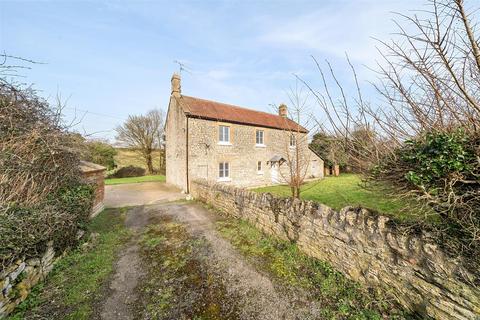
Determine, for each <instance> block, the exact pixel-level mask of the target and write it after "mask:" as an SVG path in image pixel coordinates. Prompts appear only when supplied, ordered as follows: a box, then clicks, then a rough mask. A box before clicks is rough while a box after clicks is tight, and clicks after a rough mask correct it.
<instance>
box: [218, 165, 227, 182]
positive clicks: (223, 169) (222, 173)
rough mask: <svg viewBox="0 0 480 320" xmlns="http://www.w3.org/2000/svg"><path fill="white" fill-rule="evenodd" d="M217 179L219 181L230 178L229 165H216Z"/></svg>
mask: <svg viewBox="0 0 480 320" xmlns="http://www.w3.org/2000/svg"><path fill="white" fill-rule="evenodd" d="M218 177H219V178H220V179H228V178H229V177H230V164H229V163H228V162H220V163H219V164H218Z"/></svg>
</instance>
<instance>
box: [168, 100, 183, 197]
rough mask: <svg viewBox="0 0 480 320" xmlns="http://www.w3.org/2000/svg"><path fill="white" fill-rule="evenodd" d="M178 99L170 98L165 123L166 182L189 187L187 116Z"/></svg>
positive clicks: (180, 186)
mask: <svg viewBox="0 0 480 320" xmlns="http://www.w3.org/2000/svg"><path fill="white" fill-rule="evenodd" d="M177 99H181V98H180V97H176V96H173V95H172V97H171V98H170V103H169V106H168V114H167V121H166V123H165V164H166V182H167V183H169V184H172V185H174V186H177V187H179V188H180V189H182V190H186V189H187V178H186V177H187V174H186V171H187V169H186V168H187V167H186V154H187V153H186V130H187V118H186V116H185V114H184V112H183V110H182V109H181V108H180V106H179V105H178V101H177Z"/></svg>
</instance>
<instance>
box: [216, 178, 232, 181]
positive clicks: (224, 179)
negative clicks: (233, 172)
mask: <svg viewBox="0 0 480 320" xmlns="http://www.w3.org/2000/svg"><path fill="white" fill-rule="evenodd" d="M230 181H232V179H230V178H218V179H217V182H230Z"/></svg>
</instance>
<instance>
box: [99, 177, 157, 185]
mask: <svg viewBox="0 0 480 320" xmlns="http://www.w3.org/2000/svg"><path fill="white" fill-rule="evenodd" d="M138 182H165V176H163V175H154V176H143V177H129V178H112V179H105V184H106V185H113V184H124V183H138Z"/></svg>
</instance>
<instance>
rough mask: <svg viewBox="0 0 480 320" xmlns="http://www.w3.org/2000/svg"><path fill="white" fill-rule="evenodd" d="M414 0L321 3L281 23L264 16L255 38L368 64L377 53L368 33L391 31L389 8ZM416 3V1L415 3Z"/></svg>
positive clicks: (400, 7) (404, 6)
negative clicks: (315, 8)
mask: <svg viewBox="0 0 480 320" xmlns="http://www.w3.org/2000/svg"><path fill="white" fill-rule="evenodd" d="M413 2H419V1H417V0H415V1H382V2H379V1H355V2H348V3H345V2H340V3H335V5H332V4H330V5H324V6H322V8H321V9H318V10H315V11H313V12H309V13H305V14H301V15H298V16H293V17H291V18H290V19H287V20H286V21H283V22H282V23H278V21H274V20H269V19H265V21H266V23H265V24H264V25H263V28H262V31H261V34H260V36H259V37H258V41H259V42H260V43H263V44H264V45H265V46H272V45H273V46H277V47H279V48H281V49H283V50H287V51H288V50H309V51H310V53H311V54H319V53H323V54H327V55H330V56H335V57H339V58H344V57H345V52H348V54H349V56H350V58H351V59H353V60H355V61H357V62H360V63H365V64H372V63H373V62H374V61H375V59H376V58H378V53H377V51H376V49H375V45H376V41H375V40H374V39H372V37H377V38H382V39H386V38H388V37H389V33H391V32H393V30H394V29H395V28H394V24H393V23H392V21H391V19H392V17H393V14H392V13H391V12H392V11H401V12H405V11H407V10H408V8H410V7H412V5H413ZM417 7H418V5H417Z"/></svg>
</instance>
